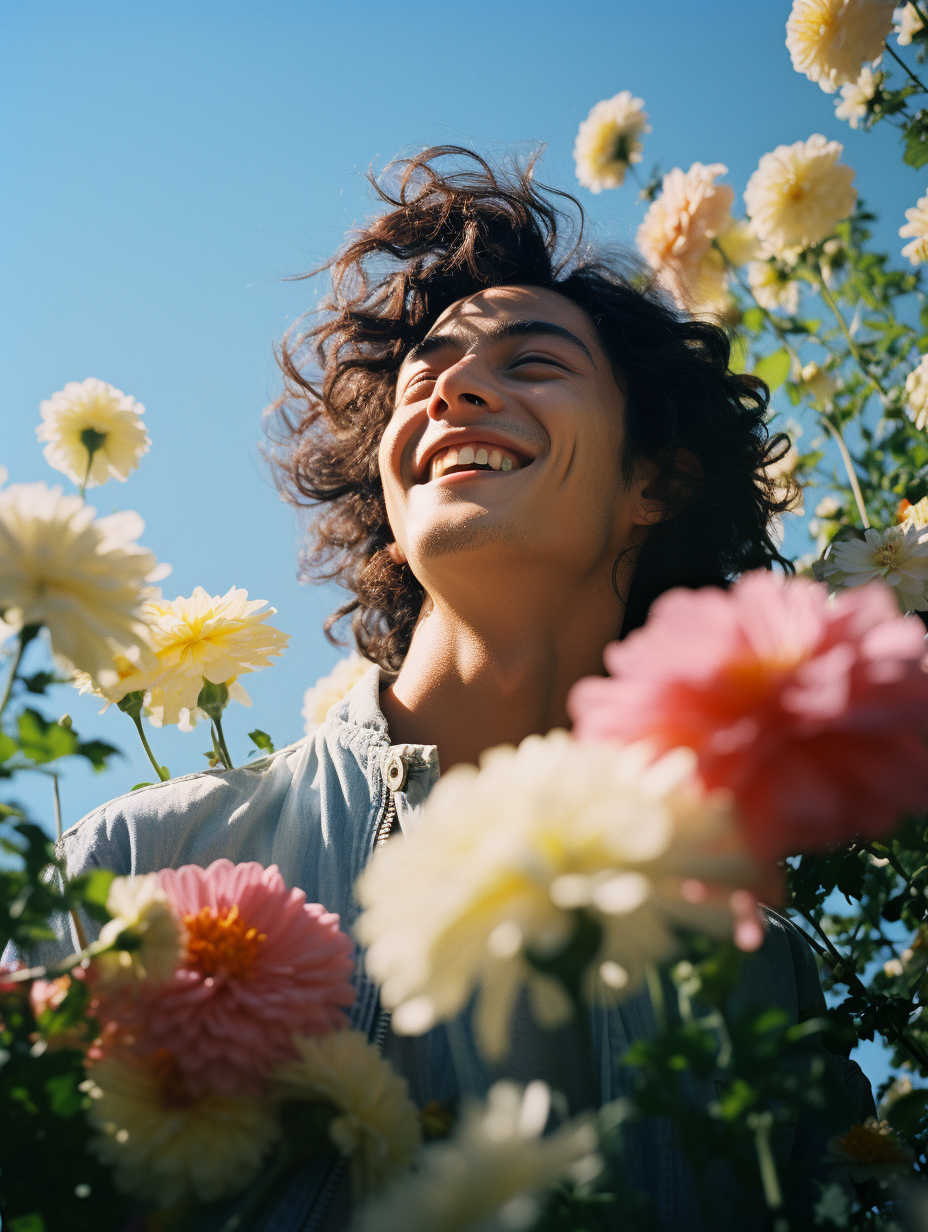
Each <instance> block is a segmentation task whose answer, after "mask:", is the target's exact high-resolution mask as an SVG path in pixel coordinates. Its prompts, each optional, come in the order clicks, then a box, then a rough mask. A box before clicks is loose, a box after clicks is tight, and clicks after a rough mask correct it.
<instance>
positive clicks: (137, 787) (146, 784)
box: [129, 783, 154, 791]
mask: <svg viewBox="0 0 928 1232" xmlns="http://www.w3.org/2000/svg"><path fill="white" fill-rule="evenodd" d="M140 787H154V783H136V785H135V786H134V787H130V788H129V790H130V791H138V789H139V788H140Z"/></svg>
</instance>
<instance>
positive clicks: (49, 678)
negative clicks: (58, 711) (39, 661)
mask: <svg viewBox="0 0 928 1232" xmlns="http://www.w3.org/2000/svg"><path fill="white" fill-rule="evenodd" d="M19 679H20V680H21V681H22V683H23V684H24V685H25V686H26V688H27V689H28V690H29V692H30V693H44V692H45V690H46V689H47V688H48V686H49V685H50V684H65V683H66V681H65V680H64V679H62V677H61V676H56V675H55V673H54V672H33V674H32V675H31V676H20V677H19Z"/></svg>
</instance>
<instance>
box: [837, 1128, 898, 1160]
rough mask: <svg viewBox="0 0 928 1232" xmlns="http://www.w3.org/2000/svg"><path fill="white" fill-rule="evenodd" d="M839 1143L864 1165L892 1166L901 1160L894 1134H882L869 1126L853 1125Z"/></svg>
mask: <svg viewBox="0 0 928 1232" xmlns="http://www.w3.org/2000/svg"><path fill="white" fill-rule="evenodd" d="M838 1142H839V1145H840V1146H841V1149H842V1150H844V1151H847V1153H848V1155H853V1157H854V1158H855V1159H858V1160H860V1162H861V1163H862V1164H891V1163H895V1162H897V1161H898V1159H899V1148H898V1146H897V1143H896V1140H895V1138H894V1137H893V1136H892V1134H881V1133H880V1131H879V1130H878V1129H871V1128H870V1127H869V1126H867V1125H853V1126H852V1127H851V1128H850V1129H849V1130H848V1131H847V1133H846V1134H845V1135H844V1137H843V1138H839V1139H838Z"/></svg>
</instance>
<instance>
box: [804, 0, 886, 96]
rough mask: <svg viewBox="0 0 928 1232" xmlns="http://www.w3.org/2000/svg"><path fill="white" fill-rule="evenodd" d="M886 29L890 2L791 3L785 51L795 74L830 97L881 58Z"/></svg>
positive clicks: (816, 0)
mask: <svg viewBox="0 0 928 1232" xmlns="http://www.w3.org/2000/svg"><path fill="white" fill-rule="evenodd" d="M892 25H893V0H793V8H792V12H791V13H790V15H789V19H788V20H787V22H786V47H787V50H788V51H789V54H790V58H791V60H792V62H793V68H794V69H795V70H796V72H797V73H805V75H806V76H807V77H808V78H809V80H810V81H817V82H818V84H819V85H820V86H821V87H822V89H823V90H824V91H825V92H826V93H827V94H834V92H835V90H836V89H837V88H838V86H840V85H844V84H845V83H846V82H849V81H856V80H857V77H858V75H859V73H860V70H861V68H862V66H863V64H864V62H865V61H866V60H875V59H877V57H878V56H880V55H882V54H883V48H884V47H885V45H886V39H887V38H888V36H889V32H890V30H891V29H892Z"/></svg>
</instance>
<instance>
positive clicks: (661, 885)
mask: <svg viewBox="0 0 928 1232" xmlns="http://www.w3.org/2000/svg"><path fill="white" fill-rule="evenodd" d="M693 765H694V762H693V759H692V757H691V755H690V754H689V752H688V751H687V750H676V751H675V752H673V753H671V754H668V755H667V756H666V757H663V758H661V759H660V760H658V761H657V762H654V763H653V764H651V750H650V749H649V747H648V746H646V745H629V746H628V747H626V748H622V747H619V746H616V745H614V744H598V743H589V744H586V743H584V744H579V743H577V742H576V741H574V740H573V739H572V738H571V737H570V736H568V735H567V734H566V733H565V732H552V733H551V734H550V735H548V736H545V737H540V736H532V737H529V738H528V739H527V740H524V741H523V742H522V744H521V745H520V746H519V748H518V749H514V748H511V747H509V746H502V747H500V748H497V749H491V750H490V751H489V752H487V753H484V755H483V756H482V757H481V759H480V770H479V771H478V770H477V769H476V768H475V767H473V766H457V767H455V768H454V769H452V770H450V771H448V772H447V773H446V774H444V775H443V776H442V778H441V779H440V780H439V782H438V783H437V784H436V786H435V788H434V790H433V791H432V794H431V796H430V797H429V800H428V803H427V804H426V815H425V820H424V822H423V824H422V825H421V826H420V827H417V829H416V830H415V832H414V833H412V834H407V835H405V836H404V838H403V840H402V842H396V843H387V844H385V845H384V846H383V847H381V848H379V849H378V850H377V851H376V852H375V853H374V857H373V859H372V860H371V862H370V864H369V865H368V867H367V869H366V870H365V871H364V873H363V874H362V876H361V878H360V880H359V882H358V885H357V892H358V897H359V901H360V902H361V904H362V906H363V907H364V908H366V910H365V911H364V913H363V914H362V915H361V917H360V919H359V920H358V923H357V925H356V930H357V933H358V936H359V937H360V938H361V941H362V943H363V944H365V945H367V946H369V947H370V948H369V950H368V953H367V958H366V963H367V970H368V971H369V973H370V975H371V977H372V978H373V979H375V980H376V981H377V982H378V983H380V984H381V996H382V999H383V1003H384V1004H385V1005H386V1006H388V1007H389V1008H391V1009H393V1010H394V1015H393V1026H394V1029H395V1030H396V1031H398V1032H400V1033H401V1034H419V1033H420V1032H422V1031H425V1030H428V1029H429V1028H430V1027H431V1026H432V1025H433V1024H434V1023H435V1022H437V1021H441V1020H444V1019H448V1018H451V1017H453V1016H454V1015H455V1014H457V1013H458V1012H459V1011H460V1010H462V1009H463V1008H464V1006H465V1005H466V1004H467V1002H468V1001H469V999H470V997H471V994H472V993H473V992H474V990H475V989H479V997H478V1002H477V1009H476V1019H475V1022H476V1029H477V1033H478V1037H479V1039H480V1041H481V1044H482V1046H483V1048H484V1050H485V1052H486V1053H487V1055H488V1056H490V1057H491V1058H497V1057H500V1056H502V1055H504V1054H505V1052H506V1051H507V1046H508V1045H507V1028H508V1023H509V1017H510V1013H511V1010H512V1007H513V1004H514V1002H515V999H516V996H517V994H518V991H519V988H520V986H521V985H523V984H525V985H527V986H528V989H529V993H530V996H531V998H532V1004H533V1008H534V1012H535V1015H536V1017H537V1018H538V1019H539V1021H540V1022H541V1023H542V1024H543V1025H545V1026H552V1025H556V1024H557V1023H559V1022H563V1021H565V1020H566V1019H567V1018H568V1017H569V1016H570V1013H571V1007H570V1004H569V1001H568V999H567V995H566V993H565V992H564V990H563V988H562V987H561V985H560V984H558V983H555V981H554V980H553V979H551V978H550V977H548V976H546V975H542V974H540V973H539V972H538V970H537V969H536V968H535V967H533V966H532V965H531V964H530V963H529V961H528V959H527V957H526V953H527V952H532V953H535V954H536V955H538V956H553V955H555V954H556V953H558V952H559V951H560V950H561V949H562V948H563V947H564V946H565V945H566V944H567V942H568V941H569V940H570V939H571V937H572V936H573V934H574V929H575V927H576V921H577V911H578V909H582V910H584V911H586V912H587V913H588V914H589V915H590V916H592V917H593V918H594V919H595V921H596V922H597V924H598V925H599V927H600V928H601V929H602V937H601V944H600V948H599V952H598V953H597V955H596V956H595V957H594V960H593V968H592V969H591V970H590V971H589V972H588V973H587V986H588V991H589V993H590V994H591V995H596V994H597V993H598V994H602V995H607V994H608V995H610V996H612V995H614V994H616V993H620V994H621V995H622V996H625V995H627V994H628V993H631V992H634V991H635V989H636V988H638V987H639V986H640V985H641V982H642V980H643V979H644V973H645V970H646V968H647V967H648V966H649V965H650V964H651V963H654V962H658V961H660V960H661V959H663V958H665V957H667V956H668V955H669V954H671V953H672V952H673V951H674V948H675V944H676V943H675V935H674V926H675V924H676V923H678V922H679V921H681V920H683V919H687V920H688V921H689V922H690V923H691V924H692V926H693V927H696V928H699V929H700V930H702V931H706V932H711V933H714V934H729V933H730V932H731V930H732V919H731V915H730V913H729V909H728V905H727V899H724V900H723V901H722V903H721V905H720V904H719V903H718V902H715V901H711V900H707V901H705V902H703V903H701V904H700V905H699V906H695V905H694V904H693V903H692V901H689V900H687V899H685V898H684V897H683V895H684V894H686V893H687V891H686V889H685V888H684V889H681V885H683V886H685V885H692V881H688V880H687V879H700V880H703V881H707V882H715V883H726V884H738V885H742V886H743V885H745V884H746V883H749V882H750V881H751V880H752V879H753V877H754V876H755V872H754V869H753V866H752V865H751V863H750V861H749V860H748V858H747V856H746V855H745V854H744V851H743V848H742V846H741V840H740V838H739V837H738V835H737V831H736V828H735V824H734V821H733V818H732V815H731V813H730V812H729V810H728V807H727V805H726V803H725V802H724V801H721V800H716V799H714V798H712V799H706V798H704V797H702V796H699V795H697V794H695V792H694V791H693V789H692V788H691V786H690V782H691V774H692V769H693Z"/></svg>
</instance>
